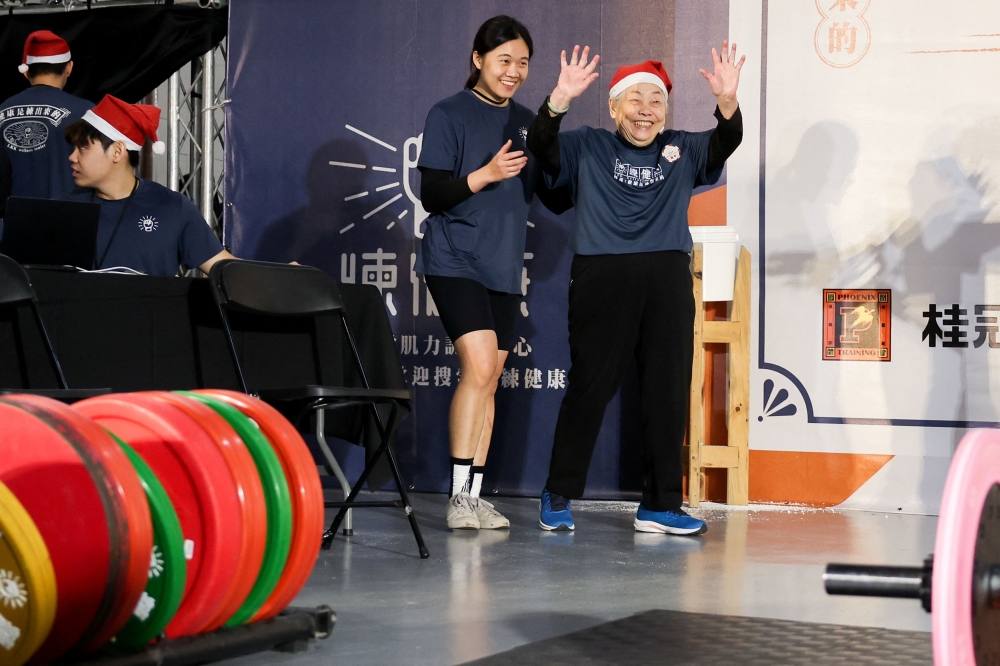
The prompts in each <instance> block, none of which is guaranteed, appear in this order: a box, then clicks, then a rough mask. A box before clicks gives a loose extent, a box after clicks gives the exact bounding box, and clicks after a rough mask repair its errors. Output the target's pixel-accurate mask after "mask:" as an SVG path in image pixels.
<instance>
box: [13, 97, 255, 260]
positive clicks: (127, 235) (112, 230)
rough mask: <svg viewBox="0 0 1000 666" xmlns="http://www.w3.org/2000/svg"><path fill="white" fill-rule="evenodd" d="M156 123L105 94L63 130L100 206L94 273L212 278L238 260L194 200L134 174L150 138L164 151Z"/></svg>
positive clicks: (76, 175)
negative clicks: (121, 270) (182, 271)
mask: <svg viewBox="0 0 1000 666" xmlns="http://www.w3.org/2000/svg"><path fill="white" fill-rule="evenodd" d="M159 119H160V110H159V109H158V108H157V107H155V106H150V105H145V104H129V103H127V102H123V101H122V100H120V99H117V98H115V97H112V96H111V95H106V96H105V97H104V99H103V100H101V102H100V103H99V104H98V105H97V106H95V107H94V108H93V109H91V110H89V111H87V112H86V113H85V114H84V115H83V118H82V119H80V120H78V121H76V122H74V123H72V124H70V125H69V126H68V127H67V128H66V140H67V141H68V142H69V143H70V145H72V146H73V153H72V154H71V155H70V158H69V161H70V166H71V167H72V171H73V180H74V182H75V183H76V184H77V185H78V186H80V187H86V188H92V189H93V195H92V196H91V201H93V202H95V203H99V204H100V214H99V223H98V225H97V236H96V245H95V248H94V250H95V251H94V260H93V262H92V265H93V268H95V269H107V268H113V267H126V268H131V269H133V270H136V271H139V272H141V273H147V274H149V275H161V276H173V275H177V273H178V269H179V267H180V265H181V264H183V265H185V266H187V267H189V268H200V269H201V270H202V271H204V272H205V273H208V271H209V270H210V269H211V268H212V265H213V264H215V263H216V262H217V261H220V260H222V259H235V257H233V255H231V254H230V253H229V252H227V251H226V250H224V249H223V248H222V244H221V243H220V242H219V239H218V238H217V237H216V236H215V233H214V232H213V231H212V229H211V228H210V227H209V226H208V224H207V223H206V222H205V218H204V217H202V215H201V212H200V211H199V210H198V209H197V208H196V207H195V205H194V204H193V203H192V202H191V200H190V199H188V198H187V197H185V196H184V195H182V194H180V193H178V192H174V191H172V190H169V189H167V188H166V187H164V186H163V185H160V184H158V183H154V182H152V181H149V180H143V179H140V178H137V177H136V176H135V167H136V166H137V165H138V161H139V152H138V151H139V150H140V149H141V148H142V144H143V142H144V141H145V140H146V139H149V140H150V141H153V142H154V144H153V151H154V152H156V153H157V154H162V152H163V142H161V141H157V140H156V128H157V125H158V124H159ZM8 217H9V214H8ZM5 241H6V239H5ZM5 245H6V243H5ZM16 258H17V257H15V259H16ZM21 263H26V262H24V261H23V260H22V261H21Z"/></svg>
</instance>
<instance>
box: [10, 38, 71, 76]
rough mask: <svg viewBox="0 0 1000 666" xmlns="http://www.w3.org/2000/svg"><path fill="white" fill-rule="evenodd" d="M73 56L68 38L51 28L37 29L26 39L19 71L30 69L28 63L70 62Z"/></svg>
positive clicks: (23, 71)
mask: <svg viewBox="0 0 1000 666" xmlns="http://www.w3.org/2000/svg"><path fill="white" fill-rule="evenodd" d="M71 58H72V56H71V55H70V52H69V44H67V43H66V40H65V39H63V38H62V37H60V36H59V35H57V34H56V33H54V32H51V31H49V30H36V31H35V32H33V33H31V34H30V35H28V38H27V39H26V40H24V56H23V57H22V58H21V64H20V65H18V67H17V71H19V72H21V73H22V74H23V73H25V72H27V71H28V65H33V64H35V63H36V62H51V63H60V62H69V61H70V59H71Z"/></svg>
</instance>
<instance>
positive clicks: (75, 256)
mask: <svg viewBox="0 0 1000 666" xmlns="http://www.w3.org/2000/svg"><path fill="white" fill-rule="evenodd" d="M100 220H101V204H99V203H96V202H95V203H91V202H84V201H55V200H52V199H29V198H27V197H10V198H8V199H7V213H6V215H4V218H3V236H2V237H0V254H6V255H7V256H8V257H10V258H12V259H13V260H14V261H16V262H17V263H19V264H21V265H28V266H32V267H38V268H56V267H70V266H75V267H76V268H83V269H85V270H92V269H93V268H94V256H95V254H96V251H95V249H96V246H97V225H98V224H99V223H100Z"/></svg>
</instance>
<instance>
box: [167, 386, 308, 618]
mask: <svg viewBox="0 0 1000 666" xmlns="http://www.w3.org/2000/svg"><path fill="white" fill-rule="evenodd" d="M177 393H179V394H180V395H183V396H186V397H188V398H194V399H195V400H198V401H200V402H203V403H204V404H206V405H208V406H209V407H211V408H212V409H213V410H215V411H216V412H217V413H218V414H219V415H220V416H221V417H222V418H224V419H225V420H226V422H228V423H229V425H230V426H232V428H233V430H235V431H236V434H237V435H239V436H240V439H242V440H243V443H244V444H245V445H246V447H247V449H248V450H249V451H250V455H251V456H252V457H253V461H254V464H255V465H256V467H257V474H259V475H260V483H261V485H262V486H263V487H264V500H265V502H266V504H267V546H266V548H265V550H264V561H263V562H262V563H261V565H260V573H259V574H258V575H257V581H256V582H255V583H254V586H253V588H252V589H251V590H250V594H249V596H247V599H246V601H244V602H243V605H242V606H240V608H239V610H237V611H236V613H235V614H234V615H233V616H232V617H231V618H230V619H229V620H228V621H227V622H226V626H229V627H232V626H235V625H238V624H243V623H244V622H246V621H247V620H249V619H250V618H251V617H253V614H254V613H256V612H257V609H259V608H260V607H261V605H263V603H264V602H265V601H267V598H268V597H269V596H270V594H271V591H272V590H273V589H274V586H275V585H276V584H277V582H278V579H279V578H281V574H282V572H283V571H284V570H285V562H286V561H287V560H288V549H289V547H290V545H291V541H292V497H291V494H290V493H289V491H288V481H287V480H286V479H285V472H284V470H283V469H282V468H281V461H280V460H278V456H277V454H276V453H275V452H274V449H273V448H271V443H270V442H269V441H268V440H267V437H265V436H264V433H262V432H261V431H260V428H258V427H257V425H256V424H255V423H254V422H253V421H251V420H250V418H249V417H247V416H246V415H244V414H243V412H241V411H240V410H238V409H236V408H235V407H232V406H230V405H228V404H226V403H224V402H222V401H221V400H218V399H216V398H213V397H211V396H207V395H202V394H200V393H191V392H189V391H177Z"/></svg>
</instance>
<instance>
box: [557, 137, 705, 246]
mask: <svg viewBox="0 0 1000 666" xmlns="http://www.w3.org/2000/svg"><path fill="white" fill-rule="evenodd" d="M711 135H712V130H708V131H706V132H679V131H675V130H667V131H665V132H663V133H662V134H659V135H657V137H656V141H654V142H653V143H652V144H650V145H649V146H646V147H645V148H636V147H635V146H631V145H629V144H628V143H626V142H625V141H623V140H622V139H621V138H620V137H619V136H618V134H616V133H614V132H609V131H607V130H603V129H594V128H592V127H580V128H578V129H575V130H571V131H569V132H560V133H559V161H560V170H559V177H558V178H557V179H555V180H553V179H552V177H551V176H549V175H548V174H546V176H545V178H546V182H547V183H548V184H549V186H550V187H561V186H563V185H567V184H568V185H569V186H570V192H571V194H572V197H573V201H574V203H575V206H576V222H575V224H574V225H573V230H572V232H571V233H570V240H569V246H570V249H571V250H572V251H573V252H574V253H576V254H630V253H634V252H659V251H661V250H680V251H681V252H690V251H691V245H692V243H691V232H690V231H689V230H688V223H687V219H688V218H687V211H688V204H689V203H690V202H691V191H692V190H693V189H694V188H695V187H697V186H699V185H711V184H712V183H715V182H716V181H718V180H719V176H721V175H722V167H720V168H718V169H716V170H714V171H712V172H710V173H707V172H706V171H705V165H706V162H707V161H708V141H709V137H711Z"/></svg>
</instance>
